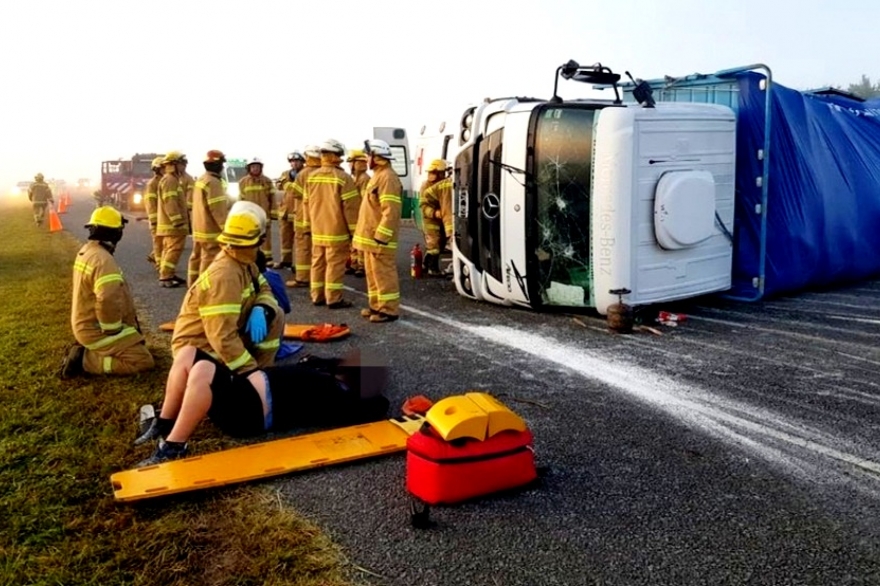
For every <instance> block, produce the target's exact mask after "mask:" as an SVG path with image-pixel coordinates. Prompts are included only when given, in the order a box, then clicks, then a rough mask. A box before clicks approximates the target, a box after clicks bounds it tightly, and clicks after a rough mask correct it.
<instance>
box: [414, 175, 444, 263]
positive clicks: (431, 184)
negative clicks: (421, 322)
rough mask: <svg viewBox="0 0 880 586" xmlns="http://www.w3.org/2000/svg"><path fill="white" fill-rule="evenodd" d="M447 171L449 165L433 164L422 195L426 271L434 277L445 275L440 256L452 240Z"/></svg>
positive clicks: (420, 197) (420, 199)
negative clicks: (441, 267)
mask: <svg viewBox="0 0 880 586" xmlns="http://www.w3.org/2000/svg"><path fill="white" fill-rule="evenodd" d="M446 171H447V169H446V161H444V160H442V159H435V160H433V161H431V164H430V165H428V181H426V186H425V187H424V188H423V189H422V191H421V193H420V194H419V207H420V208H421V212H422V230H423V231H424V233H425V270H426V271H427V273H428V274H429V275H431V276H433V277H439V276H442V275H443V273H442V272H441V271H440V253H441V252H442V251H443V250H444V249H445V248H446V243H447V242H448V241H449V238H451V237H452V178H451V177H447V176H446Z"/></svg>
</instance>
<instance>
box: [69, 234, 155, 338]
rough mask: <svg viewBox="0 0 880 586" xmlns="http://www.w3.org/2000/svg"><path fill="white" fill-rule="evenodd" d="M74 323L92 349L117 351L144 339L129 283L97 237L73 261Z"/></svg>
mask: <svg viewBox="0 0 880 586" xmlns="http://www.w3.org/2000/svg"><path fill="white" fill-rule="evenodd" d="M70 326H71V328H72V329H73V335H74V337H75V338H76V341H77V342H79V343H80V344H82V345H83V346H85V347H86V348H88V349H89V350H100V351H101V352H113V351H116V350H123V349H125V348H128V347H130V346H134V345H135V344H138V343H140V342H142V341H143V340H144V337H143V336H142V335H141V333H140V329H139V326H138V321H137V314H136V313H135V308H134V299H133V298H132V296H131V290H130V289H129V287H128V283H126V282H125V279H124V278H123V277H122V271H121V270H120V269H119V265H118V264H116V259H114V258H113V255H112V254H110V252H109V251H108V250H107V249H106V248H104V247H103V246H102V245H101V244H100V243H99V242H96V241H94V240H90V241H89V242H87V243H86V244H85V245H84V246H83V247H82V248H80V250H79V253H77V255H76V260H75V261H74V263H73V304H72V306H71V311H70Z"/></svg>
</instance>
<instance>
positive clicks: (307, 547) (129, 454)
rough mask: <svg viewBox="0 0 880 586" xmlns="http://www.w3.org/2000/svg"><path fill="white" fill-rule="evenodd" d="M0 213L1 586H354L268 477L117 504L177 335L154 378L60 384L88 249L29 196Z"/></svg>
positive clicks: (156, 346) (161, 354) (156, 342)
mask: <svg viewBox="0 0 880 586" xmlns="http://www.w3.org/2000/svg"><path fill="white" fill-rule="evenodd" d="M0 222H2V225H3V230H2V231H0V307H2V310H0V332H2V335H0V406H2V412H0V586H7V585H8V586H12V585H15V586H20V585H23V584H38V585H43V584H46V585H48V584H53V585H57V584H64V585H73V584H94V585H98V584H100V585H102V586H106V585H111V584H126V585H140V584H150V585H154V584H206V585H225V584H242V585H243V584H273V585H279V586H280V585H292V586H312V585H322V586H336V585H343V584H348V583H349V582H348V581H347V580H348V578H349V577H350V576H349V575H348V573H347V572H346V568H345V567H344V561H343V560H344V558H343V556H342V555H341V553H340V552H339V551H338V550H337V549H336V548H335V547H334V546H333V544H331V543H330V542H329V540H328V539H327V538H326V537H324V536H323V535H322V534H321V533H320V532H319V531H318V530H317V529H316V528H315V527H314V526H313V525H311V524H309V523H307V522H305V521H303V520H302V519H299V518H298V517H297V516H296V515H295V514H294V513H293V512H291V511H290V510H287V509H285V508H284V507H283V506H282V505H281V504H280V501H279V500H278V499H277V496H276V495H275V494H274V493H273V492H272V491H271V489H270V487H268V486H256V487H239V488H229V489H223V490H218V491H213V492H206V493H193V494H190V495H185V496H183V498H167V499H162V500H157V501H155V502H150V501H146V502H144V503H142V504H139V505H122V504H118V503H116V502H115V501H114V499H113V494H112V489H111V487H110V482H109V476H110V474H111V473H113V472H116V471H119V470H122V469H125V468H129V467H130V466H131V465H132V463H133V462H135V461H137V460H138V459H140V458H142V457H146V455H147V454H148V452H145V451H144V449H143V448H139V449H136V448H133V447H132V446H131V440H132V439H133V437H134V433H135V423H136V411H137V407H138V406H139V405H141V404H143V403H146V402H149V401H154V400H156V398H157V397H158V396H159V395H160V393H158V392H157V389H161V388H162V387H163V386H164V375H165V373H166V372H167V368H168V366H169V364H170V356H169V353H168V351H167V349H165V348H164V347H162V346H161V345H160V341H164V344H165V346H167V336H166V337H165V338H161V339H160V338H155V339H151V340H150V342H151V343H150V347H151V350H152V351H153V353H154V354H155V355H156V357H157V362H158V367H157V369H156V370H155V371H153V372H151V373H147V374H144V375H140V376H134V377H126V378H83V379H78V380H73V381H61V380H59V379H58V378H57V377H56V371H57V369H58V366H59V365H60V359H61V351H62V348H63V347H64V345H65V344H66V342H68V341H70V340H72V334H71V332H70V325H69V311H70V289H71V270H72V263H73V258H74V256H75V254H76V251H77V249H78V248H79V244H78V243H77V242H76V241H75V239H74V238H72V237H71V236H70V235H69V234H67V233H66V232H63V233H57V234H49V233H48V232H47V230H46V228H37V227H35V226H34V224H33V220H32V218H31V215H30V208H29V206H28V205H27V203H26V202H21V201H14V200H12V201H10V200H6V201H0ZM203 427H204V426H203ZM201 433H202V434H208V438H206V439H213V440H214V441H215V442H217V443H223V440H221V439H219V438H217V437H216V434H213V433H212V432H211V430H210V429H209V430H207V431H202V432H201ZM212 435H213V437H211V436H212ZM136 450H137V452H136Z"/></svg>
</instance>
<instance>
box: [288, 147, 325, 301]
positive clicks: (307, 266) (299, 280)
mask: <svg viewBox="0 0 880 586" xmlns="http://www.w3.org/2000/svg"><path fill="white" fill-rule="evenodd" d="M303 154H305V156H306V166H305V167H304V168H303V169H302V171H300V172H299V173H297V175H296V179H295V180H294V181H293V183H288V184H287V187H286V189H285V191H284V201H285V204H284V207H285V209H286V210H287V213H288V215H290V209H291V207H292V208H293V225H294V228H295V229H296V232H295V233H294V237H293V242H294V245H295V251H294V264H293V268H294V272H293V279H291V280H289V281H287V283H285V285H287V286H288V287H308V286H309V279H311V272H312V236H311V232H310V231H309V228H308V226H307V225H306V224H305V219H304V216H303V205H302V201H303V196H304V195H305V193H306V181H307V180H308V178H309V175H311V174H312V173H314V172H315V171H317V170H318V169H320V168H321V151H320V148H319V147H317V146H315V145H309V146H307V147H306V148H305V151H303Z"/></svg>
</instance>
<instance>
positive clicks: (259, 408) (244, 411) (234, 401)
mask: <svg viewBox="0 0 880 586" xmlns="http://www.w3.org/2000/svg"><path fill="white" fill-rule="evenodd" d="M200 360H205V361H208V362H210V363H211V364H213V365H214V367H215V371H214V378H213V379H212V380H211V407H210V408H209V409H208V417H210V418H211V421H212V422H213V423H214V425H216V426H217V427H219V428H220V429H221V430H222V431H223V433H225V434H228V435H231V436H234V437H251V436H255V435H260V434H263V433H265V432H266V429H265V428H266V426H265V419H264V418H263V401H262V400H261V399H260V394H259V393H258V392H257V389H255V388H254V385H252V384H251V381H249V380H248V379H247V377H244V376H240V375H237V374H235V373H233V372H232V371H231V370H229V367H227V366H226V365H225V364H223V363H222V362H220V361H219V360H217V359H216V358H214V357H212V356H211V355H210V354H208V353H207V352H204V351H202V350H196V357H195V360H193V364H195V363H196V362H199V361H200Z"/></svg>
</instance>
